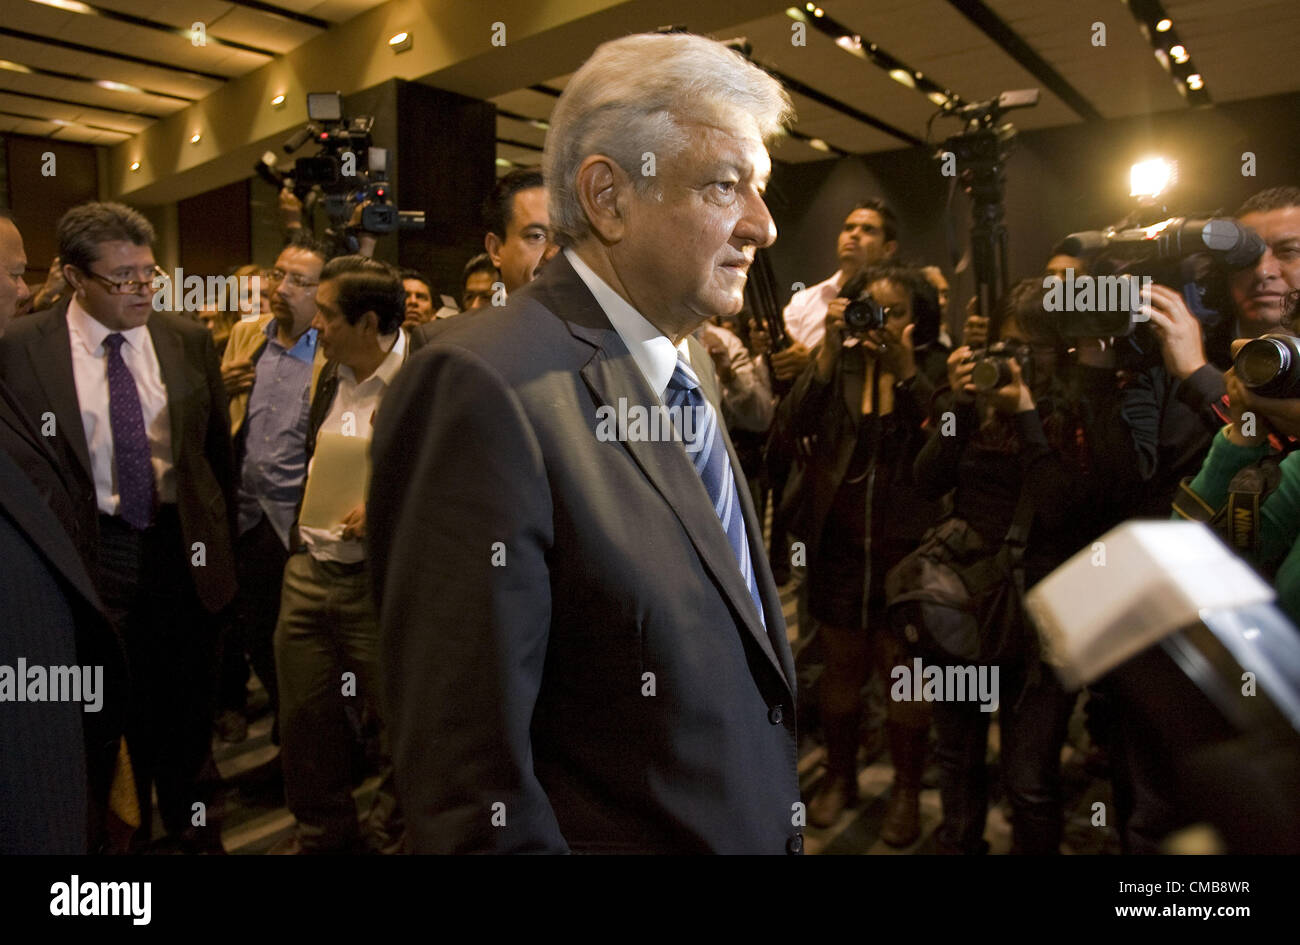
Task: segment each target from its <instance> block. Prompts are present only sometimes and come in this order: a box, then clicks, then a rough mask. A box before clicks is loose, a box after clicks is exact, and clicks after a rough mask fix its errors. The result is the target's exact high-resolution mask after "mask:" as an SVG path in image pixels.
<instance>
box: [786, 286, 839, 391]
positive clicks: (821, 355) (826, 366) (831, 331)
mask: <svg viewBox="0 0 1300 945" xmlns="http://www.w3.org/2000/svg"><path fill="white" fill-rule="evenodd" d="M848 305H849V300H848V299H847V298H844V297H843V296H839V297H837V298H833V299H831V301H830V304H829V305H827V306H826V334H825V335H824V336H823V337H822V343H821V347H819V348H818V349H817V361H816V365H817V367H816V371H817V380H819V381H821V382H822V383H823V384H825V383H826V382H828V381H829V380H830V379H831V374H832V373H834V371H835V362H836V361H838V360H839V359H840V349H841V348H843V347H844V332H845V325H844V311H845V309H847V308H848ZM772 365H773V367H775V366H776V356H775V355H773V357H772ZM777 376H778V377H779V376H780V375H777Z"/></svg>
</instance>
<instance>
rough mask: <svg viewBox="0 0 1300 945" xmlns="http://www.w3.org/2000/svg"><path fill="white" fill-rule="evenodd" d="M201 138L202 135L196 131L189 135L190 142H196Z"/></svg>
mask: <svg viewBox="0 0 1300 945" xmlns="http://www.w3.org/2000/svg"><path fill="white" fill-rule="evenodd" d="M202 140H203V135H201V134H199V133H198V132H197V131H196V132H194V134H192V135H190V144H198V143H199V142H200V141H202Z"/></svg>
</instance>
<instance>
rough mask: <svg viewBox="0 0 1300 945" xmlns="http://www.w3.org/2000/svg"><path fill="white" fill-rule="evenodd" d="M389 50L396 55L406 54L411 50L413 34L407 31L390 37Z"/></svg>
mask: <svg viewBox="0 0 1300 945" xmlns="http://www.w3.org/2000/svg"><path fill="white" fill-rule="evenodd" d="M388 48H389V49H391V50H392V51H393V52H395V53H400V52H406V51H407V50H408V49H410V48H411V34H410V33H408V32H407V31H406V30H402V32H400V33H396V34H394V35H393V36H391V37H389V39H388Z"/></svg>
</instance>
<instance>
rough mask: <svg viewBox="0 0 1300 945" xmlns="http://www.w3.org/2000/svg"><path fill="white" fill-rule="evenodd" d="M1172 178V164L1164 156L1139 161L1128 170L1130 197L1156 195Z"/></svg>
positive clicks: (1162, 190)
mask: <svg viewBox="0 0 1300 945" xmlns="http://www.w3.org/2000/svg"><path fill="white" fill-rule="evenodd" d="M1173 179H1174V165H1172V164H1171V163H1169V162H1168V161H1166V160H1165V159H1164V158H1150V159H1148V160H1146V161H1139V162H1138V163H1136V164H1134V165H1133V167H1132V168H1130V170H1129V176H1128V180H1129V196H1130V197H1157V196H1159V195H1160V194H1161V193H1163V192H1164V191H1165V190H1166V189H1168V187H1169V185H1170V183H1172V182H1173Z"/></svg>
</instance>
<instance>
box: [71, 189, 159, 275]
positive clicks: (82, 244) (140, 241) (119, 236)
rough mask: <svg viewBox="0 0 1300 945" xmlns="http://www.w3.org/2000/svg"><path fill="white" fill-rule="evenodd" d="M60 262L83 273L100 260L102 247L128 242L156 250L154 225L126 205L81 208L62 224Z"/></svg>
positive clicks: (74, 211)
mask: <svg viewBox="0 0 1300 945" xmlns="http://www.w3.org/2000/svg"><path fill="white" fill-rule="evenodd" d="M57 239H58V243H59V261H60V262H61V263H63V264H65V265H72V266H76V267H77V268H78V269H80V270H81V271H82V272H89V271H90V267H91V265H92V264H94V262H95V261H96V260H98V259H99V245H100V244H101V243H111V242H114V241H116V240H125V241H126V242H128V243H134V244H135V245H136V246H152V245H153V239H154V233H153V225H152V224H151V223H150V222H149V221H148V220H146V219H145V218H144V215H143V214H142V213H140V211H138V210H132V209H131V208H130V207H128V206H127V205H126V204H124V203H114V202H106V203H100V202H91V203H83V204H78V205H77V206H75V207H73V208H72V209H71V210H69V211H68V212H67V213H65V214H64V215H63V217H62V218H61V219H60V220H59V227H58V236H57Z"/></svg>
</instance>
